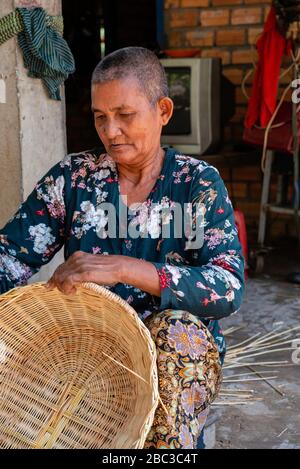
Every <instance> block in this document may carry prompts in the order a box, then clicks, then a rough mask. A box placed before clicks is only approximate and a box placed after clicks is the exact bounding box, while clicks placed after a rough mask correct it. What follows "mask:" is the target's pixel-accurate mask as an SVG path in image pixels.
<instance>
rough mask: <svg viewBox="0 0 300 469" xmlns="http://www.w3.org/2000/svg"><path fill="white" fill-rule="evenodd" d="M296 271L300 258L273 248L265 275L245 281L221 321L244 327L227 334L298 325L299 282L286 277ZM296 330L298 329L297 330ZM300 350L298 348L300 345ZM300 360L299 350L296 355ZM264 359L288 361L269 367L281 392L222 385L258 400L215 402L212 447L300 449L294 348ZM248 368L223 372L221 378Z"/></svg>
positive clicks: (256, 385) (238, 336)
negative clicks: (237, 303)
mask: <svg viewBox="0 0 300 469" xmlns="http://www.w3.org/2000/svg"><path fill="white" fill-rule="evenodd" d="M292 270H293V271H294V270H298V271H299V272H300V256H299V254H295V251H294V250H293V249H291V250H290V251H289V252H288V251H287V250H286V249H284V248H282V247H281V248H279V249H277V250H275V251H274V252H273V253H272V254H271V255H270V256H269V258H268V259H267V264H266V270H265V273H264V274H263V275H260V276H256V277H255V278H250V279H249V280H248V281H247V286H246V294H245V299H244V302H243V305H242V308H241V310H240V311H239V312H238V313H237V314H235V315H232V316H230V317H229V318H225V319H223V320H222V321H221V324H222V326H223V329H224V330H226V329H227V328H229V327H232V326H244V327H243V328H242V329H240V330H239V331H236V332H233V333H232V334H231V335H230V336H228V338H227V344H228V345H230V344H235V343H238V342H240V341H242V340H244V339H245V338H247V337H250V336H251V335H253V334H255V333H257V332H262V333H267V332H269V331H271V330H272V329H273V328H275V327H282V328H283V329H288V328H291V327H294V326H299V325H300V285H294V284H290V283H287V282H286V281H285V276H286V274H287V273H288V272H290V271H292ZM299 332H300V330H299V331H298V334H299ZM299 350H300V349H299ZM298 357H299V358H300V353H299V354H298ZM263 358H264V359H265V360H268V361H269V360H287V361H288V362H289V366H287V367H277V368H267V367H257V368H256V369H257V370H258V371H269V370H272V371H274V370H276V371H278V373H276V375H277V376H278V379H276V380H274V381H271V383H273V384H274V386H276V388H277V389H278V390H279V391H281V392H282V393H283V394H284V395H283V396H281V395H280V394H279V393H278V392H276V391H275V390H274V389H272V388H271V387H270V386H269V385H268V384H267V383H265V382H263V381H254V382H251V383H244V384H240V383H239V384H235V383H234V384H230V385H228V384H227V385H226V388H227V389H228V386H230V387H232V388H233V389H234V388H239V389H253V390H254V391H255V396H257V397H262V398H263V400H262V401H258V402H255V403H251V404H249V405H243V406H241V405H240V406H238V405H235V406H218V407H214V408H213V409H212V412H215V413H217V415H218V417H219V418H218V421H217V422H216V443H215V446H214V447H215V448H217V449H222V448H237V449H238V448H244V449H248V448H249V449H250V448H298V449H300V415H299V414H300V364H298V365H293V361H292V351H284V352H277V353H274V354H271V355H270V354H269V355H264V356H263ZM247 371H249V370H247V369H245V368H238V369H237V370H233V371H231V370H228V371H227V372H226V370H224V374H225V376H229V374H230V373H231V374H233V373H243V372H247Z"/></svg>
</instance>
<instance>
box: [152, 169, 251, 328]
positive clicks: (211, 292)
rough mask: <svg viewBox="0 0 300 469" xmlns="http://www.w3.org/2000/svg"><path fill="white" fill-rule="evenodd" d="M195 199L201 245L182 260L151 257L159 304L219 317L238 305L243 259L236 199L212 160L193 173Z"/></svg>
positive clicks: (205, 315) (163, 307)
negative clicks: (159, 260)
mask: <svg viewBox="0 0 300 469" xmlns="http://www.w3.org/2000/svg"><path fill="white" fill-rule="evenodd" d="M199 202H200V203H201V207H202V209H201V210H199V208H197V205H196V204H197V203H199ZM191 203H192V213H193V216H194V217H195V214H196V216H198V215H197V214H199V212H201V213H202V222H201V223H202V224H200V225H199V226H200V227H202V239H203V242H202V246H201V247H199V248H198V249H192V250H191V251H190V254H189V256H187V259H189V260H187V262H185V263H184V264H183V263H181V265H180V264H179V265H178V264H177V265H172V264H170V263H155V262H154V263H153V264H154V265H155V267H156V269H157V272H158V275H159V279H160V289H161V298H160V309H161V310H164V309H168V308H173V309H181V310H186V311H189V312H191V313H193V314H195V315H196V316H198V317H201V318H207V319H220V318H223V317H226V316H229V315H230V314H232V313H234V312H236V311H237V310H238V309H239V308H240V305H241V301H242V297H243V291H244V259H243V255H242V251H241V245H240V243H239V239H238V233H237V228H236V225H235V220H234V213H233V208H232V204H231V202H230V200H229V197H228V193H227V190H226V187H225V185H224V182H223V180H222V179H221V177H220V175H219V173H218V171H217V170H216V169H215V168H213V167H211V166H210V167H208V168H207V169H205V170H204V171H203V172H202V173H201V177H200V176H199V177H197V178H195V181H194V182H193V185H192V189H191ZM198 207H199V206H198ZM200 235H201V233H200ZM191 259H192V260H191Z"/></svg>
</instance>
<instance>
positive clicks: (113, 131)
mask: <svg viewBox="0 0 300 469" xmlns="http://www.w3.org/2000/svg"><path fill="white" fill-rule="evenodd" d="M103 130H104V132H105V135H106V137H107V138H108V139H109V140H113V139H114V138H115V137H117V136H118V135H122V131H121V129H120V127H119V125H118V123H117V122H116V121H113V120H107V122H106V123H105V126H104V129H103Z"/></svg>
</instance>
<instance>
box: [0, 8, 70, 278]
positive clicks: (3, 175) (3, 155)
mask: <svg viewBox="0 0 300 469" xmlns="http://www.w3.org/2000/svg"><path fill="white" fill-rule="evenodd" d="M18 6H23V7H30V6H41V7H43V8H45V9H46V10H47V12H48V13H49V14H51V15H58V14H61V1H60V0H35V1H30V0H1V1H0V17H3V16H4V15H5V14H7V13H9V12H11V11H12V10H13V9H14V8H16V7H18ZM1 74H2V75H4V78H5V77H6V78H5V82H6V87H7V100H6V103H5V104H0V164H1V168H2V169H3V168H5V172H3V171H0V225H1V226H3V225H4V224H5V223H6V221H7V219H8V218H9V217H10V216H11V215H12V214H13V213H14V212H15V211H16V210H17V208H18V206H19V204H20V203H21V202H22V201H24V200H25V199H26V197H27V196H28V194H29V193H30V192H31V191H32V189H33V188H34V185H35V184H36V182H37V181H38V180H39V179H40V178H41V177H42V176H43V175H44V174H45V173H46V172H47V171H48V170H49V169H50V167H51V166H53V165H54V164H55V163H57V162H58V161H59V160H61V159H62V158H63V157H64V155H65V154H66V152H67V146H66V126H65V99H64V90H63V89H62V91H61V95H62V101H54V100H51V99H50V98H49V97H48V95H47V93H46V90H45V89H44V87H43V84H42V81H41V80H39V79H33V78H29V77H28V76H27V70H26V69H25V68H24V65H23V57H22V52H21V50H20V49H19V47H18V45H17V40H16V38H13V39H10V40H9V41H7V42H6V43H5V44H3V45H2V46H0V76H1ZM62 88H63V87H62ZM61 262H63V253H62V250H61V251H60V252H59V253H58V254H57V255H56V256H55V258H54V259H53V260H52V261H51V262H50V263H49V264H48V265H47V266H44V267H43V268H42V269H41V270H40V272H39V273H38V274H36V275H35V276H34V277H32V279H31V281H40V280H47V279H48V278H49V276H50V275H51V274H52V272H53V271H54V269H55V268H56V267H57V265H59V264H60V263H61Z"/></svg>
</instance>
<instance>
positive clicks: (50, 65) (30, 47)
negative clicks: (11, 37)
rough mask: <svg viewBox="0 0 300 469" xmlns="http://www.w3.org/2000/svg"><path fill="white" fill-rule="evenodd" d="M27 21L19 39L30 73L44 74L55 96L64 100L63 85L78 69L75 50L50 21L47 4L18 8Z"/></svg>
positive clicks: (35, 75) (45, 82)
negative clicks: (73, 52)
mask: <svg viewBox="0 0 300 469" xmlns="http://www.w3.org/2000/svg"><path fill="white" fill-rule="evenodd" d="M17 11H18V12H19V14H20V16H21V20H22V23H23V30H22V31H21V32H20V33H19V34H18V43H19V46H20V47H21V49H22V52H23V58H24V65H25V67H26V68H27V69H28V70H29V72H28V76H30V77H32V78H41V79H42V80H43V83H44V85H45V87H46V89H47V91H48V93H49V96H50V98H51V99H56V100H61V97H60V91H59V87H60V85H61V84H62V83H63V82H64V81H65V80H66V79H67V78H68V75H69V74H70V73H74V71H75V62H74V57H73V55H72V52H71V50H70V48H69V46H68V44H67V42H66V41H65V40H64V38H63V37H62V36H61V35H60V34H59V33H58V32H57V31H56V30H55V29H53V28H52V27H51V26H49V22H48V21H47V14H46V12H45V10H44V9H43V8H17Z"/></svg>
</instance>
